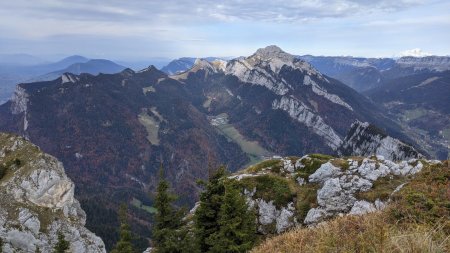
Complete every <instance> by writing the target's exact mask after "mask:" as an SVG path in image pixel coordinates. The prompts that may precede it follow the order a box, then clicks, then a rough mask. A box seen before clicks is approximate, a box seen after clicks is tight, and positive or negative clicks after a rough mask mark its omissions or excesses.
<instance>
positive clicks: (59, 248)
mask: <svg viewBox="0 0 450 253" xmlns="http://www.w3.org/2000/svg"><path fill="white" fill-rule="evenodd" d="M69 247H70V243H69V242H68V241H66V238H65V237H64V234H63V233H62V232H58V242H57V243H56V245H55V247H54V248H53V252H54V253H65V252H66V251H67V250H68V249H69Z"/></svg>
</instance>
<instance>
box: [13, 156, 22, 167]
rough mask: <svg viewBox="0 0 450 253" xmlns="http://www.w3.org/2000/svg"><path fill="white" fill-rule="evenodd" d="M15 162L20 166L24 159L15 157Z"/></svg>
mask: <svg viewBox="0 0 450 253" xmlns="http://www.w3.org/2000/svg"><path fill="white" fill-rule="evenodd" d="M13 163H14V164H15V165H17V166H20V165H21V164H22V161H21V160H20V159H19V158H14V160H13Z"/></svg>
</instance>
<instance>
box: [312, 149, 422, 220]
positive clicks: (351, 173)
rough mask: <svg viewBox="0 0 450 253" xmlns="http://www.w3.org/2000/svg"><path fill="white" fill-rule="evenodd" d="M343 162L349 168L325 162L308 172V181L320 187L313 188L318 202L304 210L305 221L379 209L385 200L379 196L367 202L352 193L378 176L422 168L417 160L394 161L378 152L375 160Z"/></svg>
mask: <svg viewBox="0 0 450 253" xmlns="http://www.w3.org/2000/svg"><path fill="white" fill-rule="evenodd" d="M347 162H348V164H349V168H348V169H346V170H343V169H342V168H338V167H335V166H333V165H332V164H331V163H330V162H328V163H325V164H322V166H321V167H320V168H319V169H317V170H316V172H315V173H313V174H311V175H310V176H309V180H308V181H309V182H316V183H320V184H321V188H320V189H319V190H318V191H317V203H318V205H319V206H318V207H317V208H313V209H311V210H309V211H308V214H307V216H306V218H305V220H304V223H305V224H307V225H312V224H317V223H319V222H321V221H323V220H325V219H326V218H329V217H333V216H336V215H339V214H346V213H348V214H364V213H368V212H373V211H375V210H379V209H382V208H384V206H385V204H384V203H383V202H382V201H380V200H379V199H378V200H376V201H375V202H374V203H370V202H368V201H366V200H358V199H357V198H356V196H355V194H356V193H358V192H367V191H369V190H371V188H372V186H373V183H374V182H375V181H376V180H378V179H379V178H381V177H386V176H393V175H397V176H408V175H414V174H416V173H418V172H420V171H421V170H422V168H423V164H422V163H421V162H420V161H417V160H409V161H402V162H398V163H395V162H392V161H390V160H385V159H384V158H383V157H382V156H378V157H377V160H373V159H368V158H365V159H363V160H362V161H360V162H357V161H355V160H352V159H348V160H347ZM394 192H395V191H394Z"/></svg>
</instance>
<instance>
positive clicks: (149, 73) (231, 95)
mask: <svg viewBox="0 0 450 253" xmlns="http://www.w3.org/2000/svg"><path fill="white" fill-rule="evenodd" d="M355 122H368V123H367V124H372V125H374V126H376V127H377V129H380V130H381V132H382V133H383V134H382V135H380V134H379V132H378V131H376V132H371V131H352V130H351V128H352V124H354V123H355ZM361 124H362V123H361ZM363 125H364V126H366V125H365V124H363ZM353 126H354V125H353ZM370 129H372V128H370ZM0 130H2V131H8V132H14V133H17V134H20V135H22V136H25V137H26V138H28V139H29V140H31V141H32V142H34V143H35V144H37V145H38V146H39V147H41V148H42V150H43V151H45V152H47V153H49V154H51V155H53V156H55V157H57V158H58V159H59V160H61V161H62V162H63V163H64V166H65V168H66V171H67V174H68V176H69V177H70V178H71V179H72V180H73V181H74V182H75V184H76V185H77V191H76V193H75V194H76V196H77V197H78V198H79V199H80V201H81V203H82V206H83V207H85V209H86V211H87V213H88V221H87V222H88V223H87V226H88V228H90V229H92V230H93V231H94V232H96V233H98V234H99V235H100V236H102V237H103V239H105V238H106V237H107V236H109V235H107V234H106V233H105V231H106V230H107V229H109V228H110V227H111V226H113V224H115V222H117V220H115V217H112V216H111V217H110V216H109V215H105V216H104V217H102V219H103V218H104V220H102V222H97V220H95V219H96V217H98V216H94V215H92V216H89V214H90V213H99V212H104V213H108V211H107V208H112V209H113V210H114V209H116V208H117V207H118V205H119V204H120V203H122V202H126V203H129V204H130V205H131V206H133V207H132V209H131V212H132V217H133V229H134V231H135V232H137V233H138V234H140V235H143V236H150V235H151V232H150V229H149V228H150V226H151V223H152V220H151V213H153V212H154V211H155V210H154V209H152V204H153V202H152V198H150V197H149V195H148V192H149V191H153V190H154V187H155V185H156V183H155V182H156V179H157V170H158V168H159V167H160V164H163V165H164V166H165V167H166V168H167V176H168V179H169V180H170V182H171V183H172V185H173V186H174V188H175V189H176V191H177V192H178V193H180V195H181V198H180V199H179V204H188V205H193V204H194V202H195V201H196V198H197V192H198V191H199V189H198V186H197V184H196V182H195V181H196V180H197V179H199V178H202V179H206V178H207V177H208V174H209V171H210V168H214V167H216V166H218V165H220V164H227V165H228V168H229V169H230V170H232V171H236V170H238V169H241V168H245V167H246V165H250V164H253V163H255V162H257V161H261V160H264V159H265V158H267V157H272V156H274V155H281V156H289V155H298V154H307V153H325V154H331V155H338V154H341V153H340V152H344V151H342V150H345V155H353V154H354V153H353V152H352V151H349V150H348V149H343V147H344V146H343V145H344V144H345V145H346V146H345V147H360V148H359V152H358V155H362V156H371V155H377V154H378V155H386V157H387V158H389V159H393V160H404V159H410V158H420V157H421V154H420V153H424V152H422V149H420V148H418V147H415V148H411V147H410V145H413V146H415V143H414V142H413V141H412V140H411V139H410V138H408V137H407V135H406V134H405V132H404V130H403V129H402V128H401V127H400V126H399V125H398V124H397V123H395V122H394V121H392V120H390V119H389V118H387V117H386V116H385V115H384V112H383V111H382V110H381V109H380V108H379V107H378V105H376V104H374V103H373V102H371V100H369V99H368V98H366V97H364V96H362V95H361V94H359V93H357V92H356V91H354V90H353V89H351V88H349V87H348V86H346V85H345V84H343V83H341V82H340V81H338V80H336V79H333V78H331V77H329V76H326V75H324V74H322V73H321V72H319V71H318V70H317V69H316V68H314V67H313V66H311V65H310V64H309V63H307V62H305V61H303V60H301V59H298V57H295V56H294V55H291V54H288V53H286V52H284V51H283V50H281V49H280V48H278V47H276V46H269V47H266V48H262V49H258V50H257V51H256V52H255V53H254V54H252V55H250V56H248V57H241V58H237V59H233V60H230V61H228V62H225V61H222V60H217V61H212V62H209V61H207V60H202V59H198V60H196V61H195V62H194V65H193V67H192V68H191V69H189V70H187V71H185V72H181V73H178V74H176V75H172V76H169V75H167V74H166V73H164V72H162V71H159V70H157V69H156V68H155V67H152V66H151V67H149V68H146V69H143V70H141V71H138V72H135V71H133V70H131V69H125V70H123V71H121V72H120V73H115V74H98V75H92V74H79V75H75V74H71V73H64V74H62V75H61V76H59V77H58V78H56V79H54V80H51V81H41V82H35V83H25V84H19V85H17V88H16V91H15V94H14V96H13V98H12V99H11V100H10V101H8V102H7V103H6V104H3V105H2V106H0ZM348 134H350V137H347V136H348ZM387 137H389V138H390V139H389V138H388V139H387ZM387 140H388V141H387ZM385 143H388V144H389V145H391V148H397V150H404V147H409V148H411V149H408V150H409V151H408V152H403V153H396V152H395V149H389V150H386V149H383V145H384V144H385ZM365 147H370V148H365ZM380 147H381V148H380ZM355 150H356V149H355ZM392 150H394V151H393V152H394V153H391V156H387V155H388V154H389V152H390V151H392ZM424 154H425V155H426V153H424ZM89 217H91V218H89ZM90 219H91V220H90ZM113 240H114V238H106V239H105V242H106V244H107V247H108V245H109V246H111V243H112V241H113ZM144 241H145V240H144Z"/></svg>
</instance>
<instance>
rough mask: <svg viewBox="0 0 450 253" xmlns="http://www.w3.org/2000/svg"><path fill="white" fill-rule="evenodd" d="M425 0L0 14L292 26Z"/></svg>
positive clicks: (30, 7)
mask: <svg viewBox="0 0 450 253" xmlns="http://www.w3.org/2000/svg"><path fill="white" fill-rule="evenodd" d="M427 2H428V1H426V0H397V1H392V0H302V1H299V0H295V1H286V0H271V1H261V0H245V1H243V0H228V1H219V0H218V1H209V0H191V1H185V0H165V1H164V2H161V1H146V0H128V1H122V0H110V1H100V0H72V1H63V0H36V1H32V2H30V1H25V0H15V1H4V2H3V3H0V9H3V10H5V11H11V10H13V11H17V12H21V13H24V14H27V15H30V16H32V17H40V18H54V19H72V20H73V19H76V20H109V21H111V22H114V21H121V20H123V19H132V20H133V19H134V20H149V19H163V20H164V19H166V20H167V19H170V20H172V21H181V22H190V21H193V22H196V21H198V20H216V21H236V20H251V21H267V22H274V21H275V22H296V21H304V20H305V19H306V20H307V19H311V18H327V17H346V16H353V15H359V14H364V13H372V12H389V11H397V10H402V9H405V8H409V7H411V6H415V5H420V4H425V3H427Z"/></svg>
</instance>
